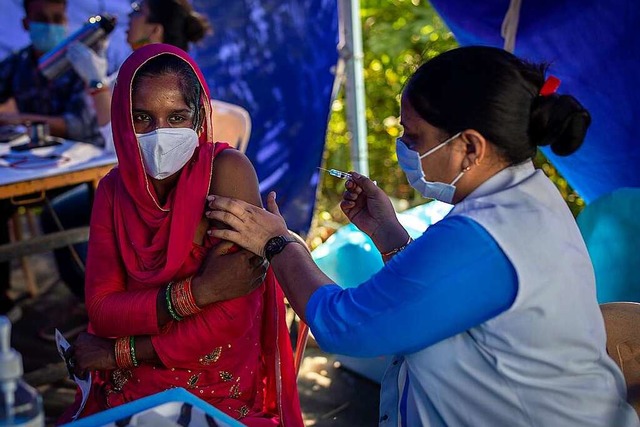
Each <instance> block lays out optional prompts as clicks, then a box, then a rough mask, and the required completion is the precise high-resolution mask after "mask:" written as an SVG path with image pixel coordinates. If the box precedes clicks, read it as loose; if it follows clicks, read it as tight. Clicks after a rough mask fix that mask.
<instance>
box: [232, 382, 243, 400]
mask: <svg viewBox="0 0 640 427" xmlns="http://www.w3.org/2000/svg"><path fill="white" fill-rule="evenodd" d="M241 394H242V392H241V391H240V385H238V384H234V385H232V386H231V388H230V389H229V397H231V398H232V399H237V398H238V397H240V395H241Z"/></svg>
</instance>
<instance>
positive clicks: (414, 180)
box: [396, 132, 464, 204]
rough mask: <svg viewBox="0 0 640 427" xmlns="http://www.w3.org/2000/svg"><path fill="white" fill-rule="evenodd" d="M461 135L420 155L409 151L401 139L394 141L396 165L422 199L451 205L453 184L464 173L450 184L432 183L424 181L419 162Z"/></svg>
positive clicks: (459, 133)
mask: <svg viewBox="0 0 640 427" xmlns="http://www.w3.org/2000/svg"><path fill="white" fill-rule="evenodd" d="M460 135H462V132H458V133H457V134H455V135H453V136H452V137H451V138H449V139H447V140H446V141H444V142H442V143H440V144H438V145H437V146H435V147H433V148H432V149H431V150H429V151H427V152H426V153H424V154H422V155H420V154H419V153H418V152H417V151H413V150H411V149H410V148H409V147H407V145H406V144H405V143H404V142H402V138H397V139H396V154H397V156H398V163H399V164H400V167H401V168H402V170H403V171H404V173H405V175H406V176H407V180H408V181H409V184H411V186H412V187H413V188H414V189H415V190H416V191H417V192H418V193H420V194H422V196H423V197H428V198H430V199H436V200H440V201H441V202H445V203H449V204H452V203H453V195H454V194H455V192H456V186H455V183H456V182H458V180H459V179H460V178H462V175H464V171H462V172H460V173H459V174H458V176H456V177H455V178H454V180H453V181H451V183H450V184H446V183H444V182H432V181H427V180H426V179H424V172H423V170H422V162H421V160H422V159H424V158H425V157H427V156H428V155H429V154H433V153H435V152H436V151H438V150H439V149H441V148H442V147H444V146H445V145H447V144H448V143H450V142H451V141H453V140H454V139H456V138H457V137H459V136H460Z"/></svg>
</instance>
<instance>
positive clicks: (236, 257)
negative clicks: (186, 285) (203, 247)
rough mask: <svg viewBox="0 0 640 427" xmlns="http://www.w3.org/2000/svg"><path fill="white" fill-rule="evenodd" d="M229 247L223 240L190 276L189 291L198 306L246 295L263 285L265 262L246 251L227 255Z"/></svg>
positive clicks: (228, 243) (267, 264) (265, 269)
mask: <svg viewBox="0 0 640 427" xmlns="http://www.w3.org/2000/svg"><path fill="white" fill-rule="evenodd" d="M232 246H233V244H232V243H230V242H226V241H223V242H220V243H218V244H217V245H215V246H214V247H213V248H211V250H210V251H209V253H208V254H207V256H206V258H205V259H204V261H203V263H202V266H201V268H200V272H199V273H198V274H197V275H196V276H194V277H193V279H192V281H191V289H192V292H193V296H194V298H195V300H196V304H197V305H198V306H199V307H203V306H205V305H207V304H212V303H214V302H218V301H226V300H230V299H233V298H238V297H241V296H244V295H247V294H248V293H250V292H252V291H253V290H254V289H256V288H257V287H258V286H260V285H261V284H262V282H264V278H265V276H266V274H267V268H268V267H269V263H268V262H267V260H265V259H264V258H262V257H259V256H257V255H254V254H253V253H251V252H249V251H247V250H245V249H240V250H238V251H237V252H234V253H229V250H230V249H231V247H232Z"/></svg>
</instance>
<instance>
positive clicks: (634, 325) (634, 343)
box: [600, 302, 640, 414]
mask: <svg viewBox="0 0 640 427" xmlns="http://www.w3.org/2000/svg"><path fill="white" fill-rule="evenodd" d="M600 309H601V310H602V317H603V318H604V325H605V328H606V331H607V353H609V356H611V358H612V359H613V360H614V361H615V362H616V363H617V364H618V366H619V367H620V369H621V370H622V373H623V374H624V379H625V381H626V383H627V401H628V402H629V403H630V404H631V405H632V406H633V408H634V409H635V410H636V412H638V414H640V304H638V303H635V302H611V303H607V304H600Z"/></svg>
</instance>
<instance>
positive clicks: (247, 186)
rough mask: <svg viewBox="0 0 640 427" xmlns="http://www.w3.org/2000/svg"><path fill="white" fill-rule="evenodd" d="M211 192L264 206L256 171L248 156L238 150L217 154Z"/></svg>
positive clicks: (228, 150)
mask: <svg viewBox="0 0 640 427" xmlns="http://www.w3.org/2000/svg"><path fill="white" fill-rule="evenodd" d="M209 193H210V194H215V195H218V196H225V197H233V198H236V199H240V200H244V201H245V202H247V203H251V204H254V205H256V206H260V207H262V200H261V199H260V190H259V188H258V176H257V175H256V171H255V169H254V168H253V165H252V164H251V162H250V161H249V159H248V158H247V156H245V155H244V154H243V153H241V152H240V151H238V150H234V149H227V150H224V151H222V152H221V153H220V154H218V155H217V156H216V158H215V159H214V161H213V173H212V174H211V186H210V188H209Z"/></svg>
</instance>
